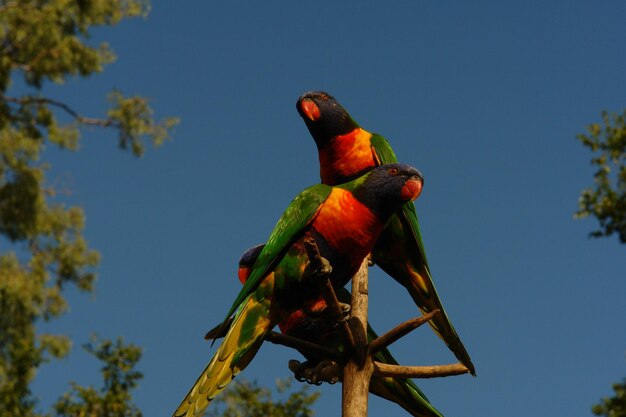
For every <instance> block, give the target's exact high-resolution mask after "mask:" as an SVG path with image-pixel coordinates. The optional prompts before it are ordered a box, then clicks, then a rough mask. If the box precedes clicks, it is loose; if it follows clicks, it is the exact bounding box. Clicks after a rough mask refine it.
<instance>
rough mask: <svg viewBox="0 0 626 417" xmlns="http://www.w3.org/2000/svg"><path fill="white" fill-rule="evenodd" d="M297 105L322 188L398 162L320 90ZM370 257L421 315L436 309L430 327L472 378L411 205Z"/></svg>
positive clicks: (401, 212)
mask: <svg viewBox="0 0 626 417" xmlns="http://www.w3.org/2000/svg"><path fill="white" fill-rule="evenodd" d="M296 107H297V109H298V113H299V114H300V116H301V117H302V119H303V120H304V122H305V123H306V126H307V128H308V129H309V132H310V133H311V135H312V136H313V139H314V140H315V144H316V145H317V150H318V154H319V160H320V176H321V179H322V183H323V184H328V185H337V184H341V183H343V182H346V181H350V180H353V179H354V178H358V177H359V176H360V175H363V174H364V173H366V172H369V171H370V170H372V169H373V168H374V167H376V166H379V165H384V164H392V163H396V162H397V159H396V156H395V154H394V152H393V149H391V146H390V145H389V143H388V142H387V140H386V139H385V138H384V137H382V136H380V135H378V134H375V133H370V132H368V131H366V130H365V129H363V128H361V127H360V126H359V124H358V123H357V122H355V121H354V119H352V117H351V116H350V114H348V112H347V111H346V110H345V109H344V108H343V107H342V106H341V105H340V104H339V103H338V102H337V100H335V98H334V97H332V96H331V95H329V94H327V93H325V92H321V91H314V92H308V93H305V94H303V95H302V96H301V97H300V98H299V99H298V101H297V103H296ZM372 258H373V260H374V262H375V263H376V264H377V265H378V266H380V267H381V268H382V269H383V270H384V271H385V272H386V273H388V274H389V275H391V276H392V277H393V278H394V279H395V280H396V281H398V282H399V283H400V284H402V285H403V286H404V287H406V288H407V290H408V291H409V294H410V295H411V297H412V298H413V301H414V302H415V304H417V306H418V307H419V308H420V310H421V311H422V312H423V313H428V312H431V311H433V310H435V309H439V310H440V313H439V314H437V315H436V316H435V317H434V318H433V319H432V320H431V321H430V322H429V324H430V325H431V327H432V328H433V330H434V331H435V333H437V334H438V335H439V337H440V338H441V339H442V340H443V341H444V342H445V343H446V345H447V346H448V347H449V348H450V350H451V351H452V352H453V353H454V354H455V356H456V357H457V358H458V360H459V361H460V362H461V363H462V364H464V365H465V366H466V367H467V368H468V369H469V371H470V373H471V374H472V375H476V370H475V368H474V364H473V363H472V360H471V359H470V356H469V354H468V353H467V350H465V347H464V346H463V343H462V342H461V339H460V338H459V336H458V335H457V332H456V330H455V329H454V327H453V326H452V323H451V322H450V319H449V318H448V315H447V314H446V312H445V310H444V308H443V305H442V303H441V300H440V299H439V296H438V295H437V291H436V290H435V285H434V283H433V280H432V277H431V274H430V268H429V267H428V261H427V259H426V253H425V251H424V244H423V243H422V237H421V235H420V228H419V223H418V221H417V214H416V212H415V206H414V205H413V204H412V203H410V202H409V203H407V204H405V205H403V206H402V208H401V209H399V210H398V211H397V213H396V215H395V216H393V218H392V219H391V221H390V222H389V223H388V225H387V227H386V228H385V230H384V231H383V232H382V233H381V235H380V238H379V239H378V241H377V242H376V245H375V246H374V251H373V253H372Z"/></svg>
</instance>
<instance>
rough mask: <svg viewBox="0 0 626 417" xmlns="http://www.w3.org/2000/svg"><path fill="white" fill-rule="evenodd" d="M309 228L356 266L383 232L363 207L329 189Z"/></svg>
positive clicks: (338, 190) (345, 194) (349, 195)
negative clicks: (329, 191) (328, 193)
mask: <svg viewBox="0 0 626 417" xmlns="http://www.w3.org/2000/svg"><path fill="white" fill-rule="evenodd" d="M312 226H313V228H314V229H315V230H317V232H318V233H320V234H321V235H322V236H323V238H324V240H326V242H327V243H328V244H329V245H330V246H331V247H332V248H334V250H336V251H337V252H339V253H340V254H341V255H344V256H346V257H348V258H349V259H350V260H351V261H353V262H354V263H356V264H357V266H358V265H360V264H361V261H362V260H363V258H364V257H365V256H366V255H367V254H368V253H369V252H370V251H371V250H372V248H373V246H374V243H375V242H376V239H377V238H378V236H379V235H380V232H381V231H382V229H383V224H382V223H381V222H380V221H379V220H378V218H377V217H376V215H375V214H374V213H373V212H372V211H371V210H370V209H369V208H368V207H367V206H365V205H364V204H363V203H361V202H360V201H359V200H357V199H356V198H354V196H353V195H352V193H350V192H349V191H346V190H344V189H341V188H333V190H332V191H331V193H330V195H329V196H328V198H327V199H326V201H325V202H324V204H323V206H322V207H321V208H320V212H319V213H318V215H317V217H316V218H315V220H314V221H313V225H312Z"/></svg>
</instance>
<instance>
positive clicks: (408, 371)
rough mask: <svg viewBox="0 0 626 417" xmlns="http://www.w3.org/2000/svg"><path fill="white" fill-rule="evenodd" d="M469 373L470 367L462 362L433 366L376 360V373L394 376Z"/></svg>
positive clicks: (435, 376)
mask: <svg viewBox="0 0 626 417" xmlns="http://www.w3.org/2000/svg"><path fill="white" fill-rule="evenodd" d="M467 373H469V369H467V368H466V367H465V365H462V364H460V363H454V364H450V365H432V366H402V365H389V364H386V363H381V362H377V361H374V375H378V376H390V377H394V378H438V377H444V376H452V375H463V374H467Z"/></svg>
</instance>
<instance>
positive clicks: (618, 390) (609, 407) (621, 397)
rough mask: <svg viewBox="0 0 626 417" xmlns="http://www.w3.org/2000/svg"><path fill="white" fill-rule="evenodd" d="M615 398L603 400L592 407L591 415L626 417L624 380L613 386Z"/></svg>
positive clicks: (625, 386) (625, 383)
mask: <svg viewBox="0 0 626 417" xmlns="http://www.w3.org/2000/svg"><path fill="white" fill-rule="evenodd" d="M613 390H614V391H615V396H614V397H611V398H603V399H602V402H601V403H600V404H596V405H594V406H593V408H592V411H593V414H595V415H597V416H604V417H626V378H625V379H624V380H623V381H622V383H621V384H619V383H618V384H613Z"/></svg>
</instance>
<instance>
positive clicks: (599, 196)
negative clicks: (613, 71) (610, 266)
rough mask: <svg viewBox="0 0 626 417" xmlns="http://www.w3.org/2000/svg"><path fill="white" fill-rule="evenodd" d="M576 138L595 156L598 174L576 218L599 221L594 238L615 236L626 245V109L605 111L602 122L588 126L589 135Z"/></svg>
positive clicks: (581, 197)
mask: <svg viewBox="0 0 626 417" xmlns="http://www.w3.org/2000/svg"><path fill="white" fill-rule="evenodd" d="M577 138H578V140H580V141H581V142H582V144H583V145H585V146H586V147H588V148H589V149H591V151H592V152H593V153H594V157H593V158H592V159H591V164H592V165H594V166H595V167H597V171H596V172H595V174H594V181H595V184H594V186H593V187H591V188H587V189H585V190H583V192H582V194H581V195H580V198H579V201H578V206H579V210H578V212H577V213H576V215H575V216H576V217H577V218H583V217H588V216H593V217H595V218H596V219H598V221H599V222H600V228H599V229H598V230H595V231H593V232H591V234H590V235H591V236H593V237H601V236H611V235H612V234H613V233H616V234H617V235H618V236H619V239H620V242H621V243H626V110H625V111H624V112H623V113H622V114H617V113H608V112H603V113H602V123H594V124H591V125H589V126H587V133H586V134H581V135H578V136H577Z"/></svg>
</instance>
